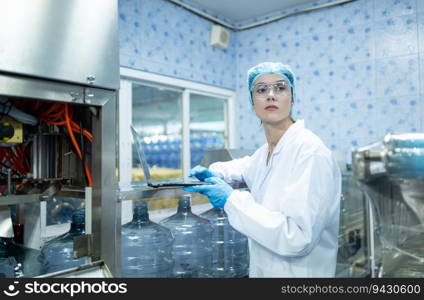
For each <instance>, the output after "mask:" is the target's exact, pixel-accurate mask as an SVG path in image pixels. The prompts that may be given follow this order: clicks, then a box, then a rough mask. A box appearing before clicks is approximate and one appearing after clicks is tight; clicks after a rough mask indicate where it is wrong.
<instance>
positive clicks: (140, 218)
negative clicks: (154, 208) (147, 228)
mask: <svg viewBox="0 0 424 300" xmlns="http://www.w3.org/2000/svg"><path fill="white" fill-rule="evenodd" d="M132 222H133V223H136V224H138V225H146V224H149V223H150V219H149V214H148V213H138V212H135V213H134V215H133V219H132Z"/></svg>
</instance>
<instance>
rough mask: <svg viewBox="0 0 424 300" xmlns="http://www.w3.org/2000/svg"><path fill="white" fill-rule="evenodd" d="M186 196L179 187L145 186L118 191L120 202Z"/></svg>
mask: <svg viewBox="0 0 424 300" xmlns="http://www.w3.org/2000/svg"><path fill="white" fill-rule="evenodd" d="M185 194H187V192H185V191H183V190H182V189H181V187H174V188H172V187H166V188H151V187H148V186H147V185H138V186H132V187H130V188H128V189H125V190H119V191H118V197H119V199H120V201H125V200H134V199H143V198H178V197H180V196H182V195H185Z"/></svg>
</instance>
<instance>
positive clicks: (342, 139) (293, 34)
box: [236, 0, 424, 161]
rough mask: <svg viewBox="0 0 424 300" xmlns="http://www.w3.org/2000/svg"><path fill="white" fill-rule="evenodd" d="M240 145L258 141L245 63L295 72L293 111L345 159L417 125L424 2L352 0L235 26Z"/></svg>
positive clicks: (420, 111) (252, 145) (423, 91)
mask: <svg viewBox="0 0 424 300" xmlns="http://www.w3.org/2000/svg"><path fill="white" fill-rule="evenodd" d="M236 53H237V74H238V76H237V79H238V81H237V94H238V97H237V99H238V114H239V115H238V118H239V121H238V123H239V127H240V128H250V129H246V130H243V132H241V133H240V134H239V145H240V147H245V148H256V147H258V146H259V145H260V144H261V143H263V142H264V138H263V134H262V132H261V130H260V126H259V122H258V121H257V118H256V117H255V116H253V114H252V113H250V108H249V104H248V102H247V100H246V99H247V98H246V96H247V94H246V84H245V77H246V75H245V74H246V71H247V70H248V68H249V67H251V66H252V65H254V64H256V63H259V62H262V61H281V62H284V63H287V64H289V65H291V66H292V68H293V70H294V72H295V73H296V75H297V79H298V85H297V86H298V101H297V103H295V109H294V114H293V115H294V117H295V118H297V119H305V123H306V126H307V127H309V128H311V129H312V130H313V131H314V132H315V133H317V134H318V135H319V136H320V137H321V138H322V139H323V140H324V142H325V143H326V144H327V145H328V147H329V148H331V149H332V150H334V151H335V152H337V153H338V156H340V157H341V158H342V159H344V160H346V161H350V150H351V148H352V147H355V146H359V145H365V144H367V143H370V142H374V141H376V140H381V139H382V137H383V136H384V134H385V133H387V132H394V133H401V132H414V131H423V130H424V128H423V112H424V111H423V98H424V97H423V95H422V94H424V89H423V88H424V84H423V82H424V79H423V78H421V76H422V75H423V74H424V73H423V71H424V57H423V55H424V1H423V0H359V1H355V2H351V3H349V4H345V5H342V6H337V7H333V8H327V9H322V10H318V11H315V12H311V13H308V14H302V15H298V16H294V17H289V18H286V19H282V20H280V21H278V22H274V23H270V24H268V25H266V26H262V27H257V28H254V29H251V30H246V31H242V32H240V33H238V36H237V51H236Z"/></svg>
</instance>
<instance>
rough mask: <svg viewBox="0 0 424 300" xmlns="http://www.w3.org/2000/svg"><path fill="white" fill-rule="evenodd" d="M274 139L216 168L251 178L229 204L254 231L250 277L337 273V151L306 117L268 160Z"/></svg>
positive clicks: (231, 214)
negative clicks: (307, 125) (334, 153)
mask: <svg viewBox="0 0 424 300" xmlns="http://www.w3.org/2000/svg"><path fill="white" fill-rule="evenodd" d="M267 155H268V144H265V145H263V146H262V147H261V148H259V149H258V150H257V151H256V152H255V153H254V154H253V155H252V156H246V157H244V158H241V159H235V160H232V161H229V162H217V163H214V164H212V165H210V167H209V168H210V169H211V170H212V171H214V172H218V173H220V174H221V175H223V176H224V180H225V181H227V182H240V181H244V182H245V183H246V184H247V186H248V188H249V190H250V191H242V190H235V191H233V192H232V193H231V195H230V196H229V197H228V200H227V202H226V204H225V206H224V210H225V212H226V213H227V214H228V219H229V222H230V224H231V225H232V226H233V227H234V228H235V229H237V230H238V231H240V232H241V233H243V234H245V235H246V236H247V237H248V238H249V251H250V272H249V273H250V274H249V275H250V277H334V275H335V269H336V259H337V249H338V232H339V213H340V193H341V175H340V169H339V167H338V165H337V163H336V161H335V159H334V158H333V157H332V154H331V151H330V150H328V148H327V147H326V146H325V145H324V144H323V142H322V141H321V140H320V139H319V138H318V137H317V136H316V135H315V134H313V133H312V132H311V131H310V130H308V129H306V128H305V127H304V121H303V120H299V121H297V122H295V123H294V124H293V125H291V126H290V127H289V129H288V130H287V131H286V132H285V133H284V135H283V136H282V137H281V139H280V141H279V142H278V144H277V145H276V147H275V149H274V152H273V153H272V156H271V158H270V160H269V163H268V165H266V159H267Z"/></svg>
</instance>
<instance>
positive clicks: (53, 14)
mask: <svg viewBox="0 0 424 300" xmlns="http://www.w3.org/2000/svg"><path fill="white" fill-rule="evenodd" d="M118 89H119V48H118V4H117V0H90V1H85V0H72V1H68V0H31V1H26V0H5V1H1V3H0V224H1V225H0V226H1V228H0V237H12V236H13V235H15V237H16V235H17V231H16V228H21V229H22V226H21V227H19V226H20V225H22V224H23V231H22V230H21V231H20V232H23V238H22V240H21V241H20V242H21V243H23V245H24V246H26V247H30V248H33V249H37V248H38V249H39V247H41V245H40V244H37V241H38V242H39V241H40V234H41V233H43V228H44V229H45V224H46V218H47V215H49V214H50V213H52V211H53V210H54V209H55V205H47V203H49V202H50V201H53V200H52V199H55V197H59V196H62V197H64V196H72V197H74V198H79V199H80V200H81V203H83V205H84V206H85V208H86V235H85V236H83V237H81V238H79V239H78V240H75V248H74V253H75V255H76V256H83V257H87V260H86V264H85V265H83V266H80V267H78V268H76V269H74V270H64V271H63V272H59V273H58V274H54V276H67V274H68V275H69V276H72V275H71V274H72V272H74V273H78V272H81V270H90V269H98V270H100V271H99V273H98V274H99V276H100V275H102V276H103V275H104V276H119V275H120V273H119V272H120V247H118V246H117V245H120V241H119V238H120V218H121V214H120V205H119V204H118V202H117V200H116V197H115V186H116V181H117V178H116V177H117V172H116V158H117V153H116V127H117V126H116V124H117V120H116V116H117V105H118V102H117V95H118V93H117V91H118ZM56 208H57V207H56ZM12 223H13V224H12ZM43 224H44V225H43ZM12 225H15V230H12V227H11V226H12ZM43 226H44V227H43ZM23 275H24V276H25V274H23ZM43 276H53V275H49V274H45V275H43Z"/></svg>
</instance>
